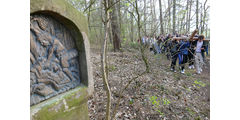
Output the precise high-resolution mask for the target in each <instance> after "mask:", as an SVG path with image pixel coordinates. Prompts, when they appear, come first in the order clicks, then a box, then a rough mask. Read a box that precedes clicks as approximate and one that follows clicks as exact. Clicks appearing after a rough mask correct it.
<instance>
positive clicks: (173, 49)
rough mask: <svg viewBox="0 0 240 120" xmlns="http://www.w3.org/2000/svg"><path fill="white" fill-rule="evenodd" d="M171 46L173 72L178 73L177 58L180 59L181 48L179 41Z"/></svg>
mask: <svg viewBox="0 0 240 120" xmlns="http://www.w3.org/2000/svg"><path fill="white" fill-rule="evenodd" d="M169 46H170V53H171V60H172V62H171V71H174V72H176V70H175V66H176V62H177V58H178V52H179V51H178V48H179V44H178V41H177V40H175V39H174V40H173V41H171V42H170V44H169Z"/></svg>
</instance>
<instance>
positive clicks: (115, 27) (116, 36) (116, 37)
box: [110, 0, 121, 52]
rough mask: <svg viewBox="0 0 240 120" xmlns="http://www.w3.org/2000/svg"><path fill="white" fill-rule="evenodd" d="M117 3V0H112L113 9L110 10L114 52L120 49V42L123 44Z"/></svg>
mask: <svg viewBox="0 0 240 120" xmlns="http://www.w3.org/2000/svg"><path fill="white" fill-rule="evenodd" d="M114 3H116V0H111V5H112V8H111V9H112V11H111V12H110V14H111V26H112V35H113V48H114V52H116V51H119V50H120V46H121V45H120V44H121V39H120V28H119V21H118V15H117V5H116V4H115V5H113V4H114Z"/></svg>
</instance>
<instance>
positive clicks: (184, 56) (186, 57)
mask: <svg viewBox="0 0 240 120" xmlns="http://www.w3.org/2000/svg"><path fill="white" fill-rule="evenodd" d="M187 61H188V54H183V59H182V65H181V66H182V70H183V69H184V67H185V63H187Z"/></svg>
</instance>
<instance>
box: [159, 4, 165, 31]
mask: <svg viewBox="0 0 240 120" xmlns="http://www.w3.org/2000/svg"><path fill="white" fill-rule="evenodd" d="M159 9H160V16H159V19H160V32H161V34H164V31H163V20H162V0H159Z"/></svg>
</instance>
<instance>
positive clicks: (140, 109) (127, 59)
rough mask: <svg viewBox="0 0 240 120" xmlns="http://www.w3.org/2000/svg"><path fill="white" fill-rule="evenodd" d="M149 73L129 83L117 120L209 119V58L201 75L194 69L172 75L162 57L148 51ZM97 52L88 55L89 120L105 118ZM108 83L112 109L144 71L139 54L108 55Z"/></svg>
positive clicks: (93, 51)
mask: <svg viewBox="0 0 240 120" xmlns="http://www.w3.org/2000/svg"><path fill="white" fill-rule="evenodd" d="M147 54H148V58H149V63H150V66H151V70H150V73H148V74H145V75H144V76H141V77H139V78H138V79H137V80H136V81H134V82H132V83H131V85H130V86H129V88H128V89H127V90H126V91H125V92H124V96H123V98H122V99H121V102H120V106H119V110H118V113H117V118H118V119H119V120H122V119H124V120H128V119H129V120H134V119H135V120H148V119H149V120H161V119H164V120H181V119H184V120H187V119H190V120H192V119H201V120H208V119H209V118H210V66H209V57H207V59H206V62H205V63H206V66H205V67H204V69H203V73H202V74H201V75H197V74H196V72H195V70H189V69H188V66H187V69H186V71H185V74H180V73H179V71H177V72H176V73H174V72H171V71H170V69H169V65H170V61H168V60H167V59H166V57H165V56H164V55H153V54H152V53H150V52H148V53H147ZM100 58H101V57H100V52H99V51H98V50H93V49H92V52H91V61H92V67H93V76H94V82H95V85H94V89H95V91H94V94H93V96H92V97H90V98H89V100H88V106H89V115H90V119H92V120H95V119H96V120H102V119H104V115H105V109H106V102H105V101H106V98H107V96H106V93H105V91H104V85H103V82H102V75H101V60H100ZM108 61H109V68H108V69H109V83H110V87H111V90H112V109H113V108H114V107H115V104H116V100H117V98H118V97H119V94H118V92H119V91H120V90H121V89H122V88H123V86H125V85H126V84H127V82H128V81H129V80H130V79H131V78H133V77H135V76H137V75H138V74H140V73H142V72H143V71H144V70H145V66H144V63H143V61H142V60H141V57H140V53H139V52H138V51H137V50H134V49H131V50H129V51H126V52H118V53H114V52H108Z"/></svg>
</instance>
